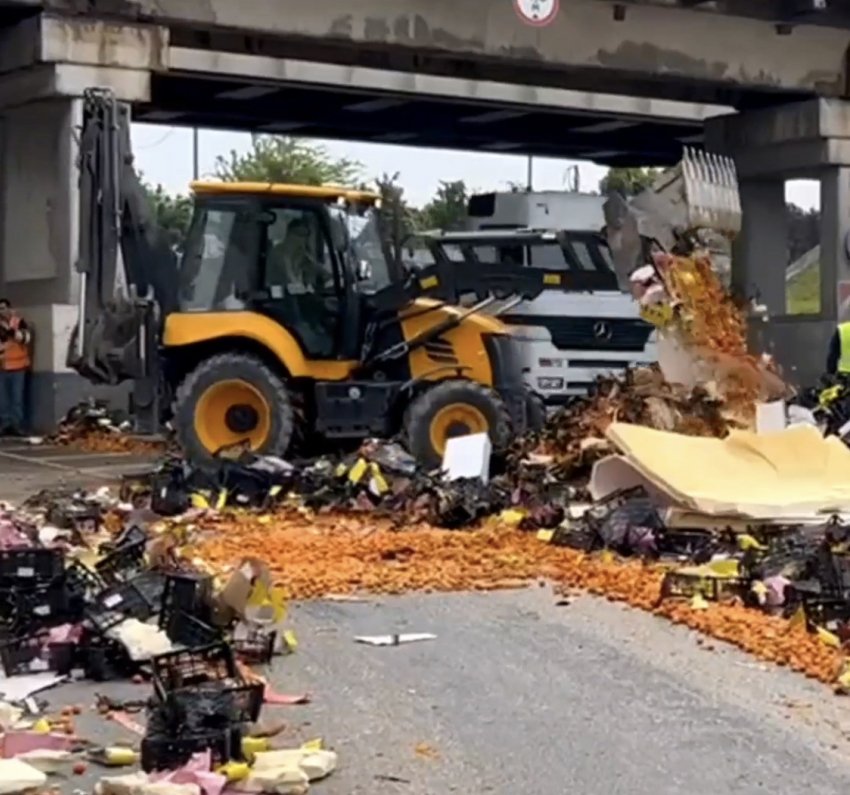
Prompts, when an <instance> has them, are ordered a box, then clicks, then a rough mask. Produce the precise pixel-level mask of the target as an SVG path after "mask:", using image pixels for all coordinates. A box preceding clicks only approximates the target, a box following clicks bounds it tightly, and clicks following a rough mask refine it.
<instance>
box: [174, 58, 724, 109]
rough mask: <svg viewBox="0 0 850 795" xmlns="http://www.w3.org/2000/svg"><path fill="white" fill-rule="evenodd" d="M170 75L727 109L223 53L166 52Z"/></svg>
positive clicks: (605, 105)
mask: <svg viewBox="0 0 850 795" xmlns="http://www.w3.org/2000/svg"><path fill="white" fill-rule="evenodd" d="M169 64H170V73H171V74H177V73H181V72H184V73H193V74H197V75H198V76H199V77H201V76H203V75H212V76H215V77H233V78H242V79H245V80H250V81H251V82H252V83H253V82H256V83H260V84H262V83H271V84H275V83H277V84H280V83H285V84H289V85H303V86H316V85H323V86H329V87H333V88H337V89H339V88H342V89H345V88H356V89H360V90H362V89H363V88H364V87H368V88H369V89H370V90H374V91H381V92H387V93H389V94H416V95H418V96H432V97H440V98H444V99H457V100H463V101H471V102H481V103H487V104H489V103H493V104H499V105H520V106H532V107H546V108H548V109H551V108H563V109H564V111H567V112H570V113H588V114H592V115H594V116H596V115H604V114H610V115H611V116H619V117H622V116H628V117H630V118H634V119H642V118H643V119H647V120H661V119H663V120H665V121H670V122H676V121H682V122H696V123H698V122H702V121H704V120H705V119H707V118H711V117H713V116H717V115H719V114H728V113H730V112H732V110H733V109H732V108H730V107H728V106H725V105H706V104H701V103H696V102H673V101H670V100H663V99H650V98H647V97H628V96H620V95H618V94H594V93H590V92H586V91H569V90H567V89H559V88H546V87H543V86H524V85H515V84H511V83H496V82H492V81H487V80H462V79H459V78H455V77H438V76H435V75H422V74H412V73H409V72H395V71H391V70H388V69H369V68H366V67H356V66H355V67H351V66H339V65H337V64H326V63H314V62H311V61H298V60H294V59H289V58H267V57H264V56H259V55H241V54H237V53H229V52H216V51H210V50H195V49H189V48H185V47H172V48H171V51H170V55H169Z"/></svg>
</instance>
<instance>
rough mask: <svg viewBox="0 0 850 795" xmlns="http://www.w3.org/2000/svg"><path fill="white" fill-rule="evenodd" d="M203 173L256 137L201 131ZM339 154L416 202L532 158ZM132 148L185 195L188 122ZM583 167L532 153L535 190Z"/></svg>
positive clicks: (142, 133)
mask: <svg viewBox="0 0 850 795" xmlns="http://www.w3.org/2000/svg"><path fill="white" fill-rule="evenodd" d="M199 139H200V147H199V161H200V172H201V176H202V177H203V176H210V175H212V172H213V168H214V165H215V159H216V156H217V155H221V154H227V153H228V152H229V151H230V150H231V149H236V150H237V151H240V152H245V151H247V150H248V149H249V148H250V143H251V137H250V135H248V134H246V133H235V132H221V131H219V130H202V131H201V132H200V135H199ZM321 143H322V144H324V145H325V146H327V148H328V150H329V152H330V153H331V154H332V155H333V156H336V157H346V158H349V159H350V160H357V161H359V162H360V163H362V164H363V174H364V178H366V179H369V178H371V177H376V176H380V175H381V174H384V173H388V174H394V173H395V172H396V171H398V172H400V182H401V184H402V185H403V186H404V190H405V197H406V198H407V199H408V201H410V203H411V204H414V205H419V206H421V205H423V204H425V202H427V201H428V199H429V198H430V197H431V196H432V195H433V194H434V191H435V190H436V188H437V185H438V184H439V182H440V180H458V179H460V180H463V181H464V182H466V184H467V186H468V187H469V188H470V189H472V190H473V191H489V190H499V189H502V190H504V189H506V188H507V187H508V183H510V182H517V183H520V184H525V180H526V171H527V161H526V158H524V157H517V156H515V155H497V154H483V153H477V152H456V151H446V150H445V149H420V148H415V147H410V146H391V145H388V144H366V143H349V142H338V141H322V142H321ZM133 150H134V153H135V155H136V164H137V167H138V168H139V169H140V170H141V171H142V173H143V174H144V176H145V179H146V180H147V181H149V182H152V183H154V184H161V185H162V186H163V187H164V188H165V189H166V190H168V191H171V192H172V193H185V192H186V189H187V186H188V183H189V182H190V181H191V179H192V132H191V130H189V129H187V128H181V127H166V126H161V125H158V124H135V125H133ZM574 165H578V167H579V175H580V177H579V183H580V184H579V187H580V189H581V190H596V188H597V186H598V184H599V180H600V178H601V177H602V176H603V175H604V174H605V169H604V168H602V167H600V166H596V165H594V164H593V163H587V162H583V161H577V160H550V159H548V158H535V160H534V183H533V184H534V188H535V189H537V190H546V189H549V190H557V189H562V188H565V187H567V186H568V185H569V184H570V183H569V182H568V181H567V180H568V179H570V178H571V177H570V175H569V172H570V167H571V166H574ZM785 193H786V198H787V199H788V200H789V201H791V202H793V203H794V204H797V205H799V206H800V207H803V208H804V209H809V208H811V207H818V206H819V205H820V195H819V190H818V184H817V183H816V182H814V181H811V180H805V181H803V180H801V181H797V182H789V183H788V184H787V185H786V191H785Z"/></svg>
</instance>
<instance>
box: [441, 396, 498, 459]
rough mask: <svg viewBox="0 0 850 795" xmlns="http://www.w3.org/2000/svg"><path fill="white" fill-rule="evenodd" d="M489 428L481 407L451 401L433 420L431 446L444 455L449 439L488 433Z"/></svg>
mask: <svg viewBox="0 0 850 795" xmlns="http://www.w3.org/2000/svg"><path fill="white" fill-rule="evenodd" d="M489 430H490V424H489V423H488V422H487V418H486V417H485V416H484V414H483V412H482V411H481V410H480V409H478V408H476V407H475V406H473V405H471V404H469V403H450V404H449V405H448V406H443V408H441V409H440V410H439V411H438V412H437V413H436V414H435V415H434V418H433V419H432V420H431V425H430V428H429V431H430V437H431V447H432V448H433V449H434V451H435V452H436V453H438V454H439V455H443V453H445V451H446V443H447V442H448V440H449V439H452V438H455V437H457V436H467V435H469V434H473V433H487V432H488V431H489Z"/></svg>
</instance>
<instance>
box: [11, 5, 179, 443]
mask: <svg viewBox="0 0 850 795" xmlns="http://www.w3.org/2000/svg"><path fill="white" fill-rule="evenodd" d="M167 43H168V38H167V31H165V30H164V29H161V28H157V27H154V26H149V25H147V26H146V25H120V26H117V25H110V24H106V23H103V22H98V21H92V20H87V19H85V18H54V17H50V16H42V17H38V18H34V19H30V20H26V21H25V22H22V23H21V24H20V25H19V26H17V27H15V28H11V29H6V30H3V31H0V296H2V297H5V298H8V299H9V300H10V301H11V302H12V304H13V305H14V306H16V307H17V308H18V309H19V310H20V311H21V313H22V314H23V315H24V316H25V317H26V318H27V320H28V321H30V322H31V324H32V325H33V330H34V357H33V373H32V378H31V382H30V400H29V409H30V420H31V426H32V427H33V429H34V430H35V431H36V432H47V431H50V430H52V429H53V428H54V427H55V424H56V421H57V420H58V419H60V418H61V417H62V415H64V413H65V412H66V411H67V410H68V409H69V408H70V407H71V406H73V405H74V404H76V403H78V402H79V401H80V400H81V399H83V398H86V397H97V396H98V394H99V390H97V389H95V388H94V387H92V386H91V385H90V384H89V383H88V382H86V381H84V380H83V379H82V378H80V377H79V376H77V375H76V374H75V373H73V372H72V371H70V370H68V368H67V367H66V366H65V356H66V351H67V346H68V341H69V337H70V333H71V329H72V328H73V326H74V324H75V322H76V319H77V296H78V292H79V289H78V288H79V277H78V274H77V272H76V268H75V263H76V260H77V252H78V246H77V241H78V229H79V202H78V194H79V189H78V168H77V145H76V143H75V140H76V138H75V136H76V133H77V129H76V128H78V126H79V123H80V114H81V103H80V98H81V97H82V94H83V91H84V90H85V89H87V88H90V87H93V86H97V87H109V88H112V90H113V91H114V92H115V94H116V97H117V98H118V99H119V100H121V101H125V102H142V101H147V100H149V99H150V78H151V74H152V73H153V72H154V71H159V70H162V69H164V68H166V66H167V63H166V59H167V53H168V47H167ZM109 397H112V398H114V397H115V394H114V391H111V393H110V394H109Z"/></svg>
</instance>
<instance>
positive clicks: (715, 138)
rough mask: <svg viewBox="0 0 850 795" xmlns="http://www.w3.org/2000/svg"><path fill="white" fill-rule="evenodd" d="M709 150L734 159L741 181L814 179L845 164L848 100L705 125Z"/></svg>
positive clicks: (849, 149)
mask: <svg viewBox="0 0 850 795" xmlns="http://www.w3.org/2000/svg"><path fill="white" fill-rule="evenodd" d="M705 141H706V146H707V148H708V149H710V150H712V151H716V152H720V153H722V154H726V155H729V156H731V157H734V158H735V160H736V163H737V165H738V171H739V174H740V175H741V176H742V177H761V176H774V175H776V174H777V173H778V172H781V173H782V175H783V177H784V178H785V179H794V178H798V177H807V176H809V177H811V176H816V172H818V171H819V170H820V169H822V168H826V167H830V166H850V102H847V101H845V100H839V99H812V100H808V101H806V102H796V103H793V104H789V105H784V106H780V107H775V108H766V109H764V110H756V111H746V112H744V113H737V114H733V115H729V116H716V117H714V118H712V119H709V120H707V121H706V125H705Z"/></svg>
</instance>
